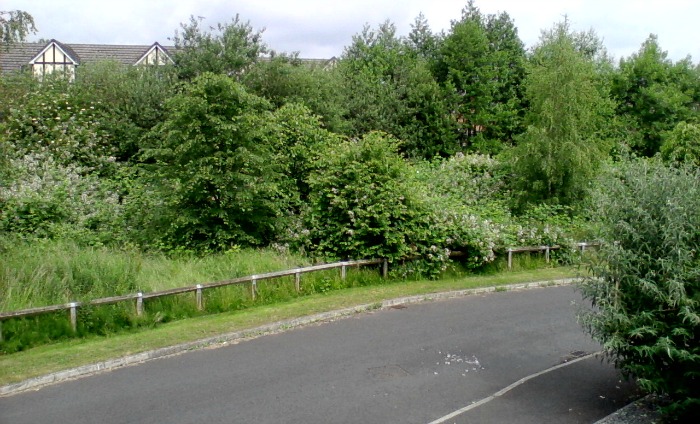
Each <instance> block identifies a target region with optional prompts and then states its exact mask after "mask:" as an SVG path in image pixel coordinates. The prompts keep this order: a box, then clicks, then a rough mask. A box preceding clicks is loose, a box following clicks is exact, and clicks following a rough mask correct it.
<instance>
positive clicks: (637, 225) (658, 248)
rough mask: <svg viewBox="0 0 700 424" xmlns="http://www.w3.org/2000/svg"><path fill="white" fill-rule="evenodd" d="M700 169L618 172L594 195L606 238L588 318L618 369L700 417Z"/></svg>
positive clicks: (642, 167)
mask: <svg viewBox="0 0 700 424" xmlns="http://www.w3.org/2000/svg"><path fill="white" fill-rule="evenodd" d="M699 178H700V173H698V170H697V169H688V168H682V169H671V168H668V167H665V166H663V165H662V164H660V163H658V162H648V163H646V162H640V163H630V164H626V165H624V166H618V168H617V169H616V170H615V171H613V173H612V175H608V178H605V179H603V180H602V181H601V182H600V185H601V187H600V189H599V190H597V195H596V196H595V197H594V198H593V203H594V207H595V208H596V210H598V211H599V212H600V215H599V219H598V220H599V222H600V227H599V228H600V231H601V233H600V237H601V239H602V240H605V241H606V244H605V246H604V247H603V248H602V250H601V252H600V255H599V258H600V259H599V260H598V261H596V262H594V263H593V264H592V266H591V274H592V277H591V278H589V279H587V280H586V281H585V282H584V283H583V284H582V285H581V290H582V292H583V294H584V296H586V297H587V298H589V299H590V300H591V301H592V302H593V305H594V307H595V309H593V310H591V311H588V312H586V313H585V314H584V315H583V318H584V319H583V322H584V325H585V327H586V328H587V330H588V331H589V332H590V333H591V334H592V335H593V336H594V337H595V338H596V339H598V340H600V341H601V343H602V344H603V346H604V348H605V350H606V351H607V352H608V353H609V354H610V355H611V356H612V357H613V359H614V360H615V362H616V364H617V366H619V367H620V368H621V369H622V370H623V371H624V372H625V373H627V374H629V375H633V376H635V377H636V379H637V382H638V383H639V384H640V386H641V387H642V388H643V389H645V390H648V391H650V392H655V393H661V394H665V395H668V396H669V397H670V400H671V404H670V406H668V407H667V411H668V412H671V415H673V416H675V417H678V418H682V417H685V418H686V419H687V418H690V417H696V416H697V413H698V411H700V346H699V345H698V342H697V338H698V337H699V336H700V334H698V326H699V325H700V314H699V312H700V266H699V265H700V263H699V262H698V251H700V233H698V227H699V226H700V179H699Z"/></svg>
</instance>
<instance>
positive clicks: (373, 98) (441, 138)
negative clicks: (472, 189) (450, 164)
mask: <svg viewBox="0 0 700 424" xmlns="http://www.w3.org/2000/svg"><path fill="white" fill-rule="evenodd" d="M338 72H339V74H340V75H341V78H342V84H343V95H344V97H343V99H344V102H345V103H346V105H347V108H348V111H347V120H348V121H349V123H350V129H349V134H350V135H352V136H355V137H359V136H360V135H362V134H365V133H367V132H370V131H382V132H386V133H389V134H391V135H393V136H395V137H398V138H399V139H401V140H403V141H404V144H402V146H401V147H400V149H401V151H402V152H403V153H406V154H408V155H410V156H415V157H419V158H431V157H435V156H446V155H450V154H452V153H454V152H456V151H457V150H458V148H459V146H458V145H457V143H456V139H455V132H454V123H453V120H452V117H451V116H450V111H449V106H448V103H447V102H446V100H445V98H444V95H443V93H442V90H441V89H440V87H439V85H438V84H437V83H436V82H435V81H434V79H433V77H432V75H431V74H430V71H429V68H428V62H427V61H426V60H425V59H423V58H420V57H419V56H418V55H417V53H416V52H415V51H414V50H413V48H412V47H410V46H409V45H408V44H407V43H406V42H404V41H402V40H401V39H399V38H398V37H397V36H396V27H395V26H394V24H392V23H391V22H388V21H387V22H384V23H383V24H381V25H380V26H379V27H378V28H377V29H376V30H372V29H371V28H370V27H369V26H365V28H364V29H363V31H362V32H361V33H360V34H357V35H355V36H353V43H352V45H351V46H349V47H347V48H346V49H345V52H344V53H343V57H342V59H341V61H340V62H339V64H338Z"/></svg>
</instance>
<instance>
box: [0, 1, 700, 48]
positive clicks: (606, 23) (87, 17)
mask: <svg viewBox="0 0 700 424" xmlns="http://www.w3.org/2000/svg"><path fill="white" fill-rule="evenodd" d="M466 2H467V1H466V0H440V1H435V0H404V1H401V2H397V1H395V0H354V1H346V2H335V1H330V0H265V1H260V0H237V1H235V2H232V1H230V0H209V1H206V2H200V1H195V0H119V1H94V0H3V3H2V6H0V7H1V8H2V9H3V10H11V9H21V10H25V11H27V12H29V13H30V14H32V15H33V16H34V18H35V20H36V23H37V27H38V28H39V30H40V33H39V34H38V37H41V38H46V39H50V38H56V39H58V40H60V41H65V42H73V43H114V44H117V43H119V44H150V43H152V42H154V41H159V42H161V43H168V38H169V37H172V36H173V34H174V32H175V30H176V29H178V28H179V24H180V23H181V22H187V21H188V20H189V17H190V16H191V15H194V16H203V17H205V18H206V21H205V22H206V24H209V25H214V24H216V23H217V22H228V21H230V19H231V18H232V17H234V16H235V15H236V13H239V14H240V16H241V18H242V19H243V20H250V22H251V24H252V25H253V27H254V28H256V29H257V28H262V27H266V28H267V30H266V31H265V33H264V34H263V39H264V40H265V41H266V42H267V43H268V44H269V45H270V46H271V47H272V48H274V49H276V50H278V51H287V52H291V51H300V52H301V55H302V56H306V57H330V56H334V55H335V56H337V55H339V54H341V53H342V51H343V48H344V47H345V46H347V45H348V44H349V43H350V41H351V37H352V35H353V34H356V33H358V32H360V31H361V30H362V27H363V25H364V24H365V23H368V24H370V25H371V26H372V27H376V26H377V25H378V24H379V23H381V22H383V21H384V20H386V19H390V20H391V21H392V22H394V23H395V24H396V26H397V30H398V33H399V34H400V35H406V34H408V32H409V31H410V24H411V23H412V22H413V20H414V18H415V17H416V16H418V13H420V12H423V13H424V15H425V16H426V18H427V20H428V22H429V24H430V26H431V28H432V29H433V31H434V32H440V31H441V30H443V29H449V27H450V21H451V20H454V19H459V18H460V16H461V10H462V8H463V7H464V6H465V4H466ZM476 3H477V6H478V7H479V8H480V9H481V10H482V12H484V13H496V12H499V11H505V12H508V14H509V15H510V16H511V18H513V20H514V21H515V24H516V26H517V27H518V32H519V34H520V36H521V38H522V39H523V41H524V42H525V43H526V45H529V46H532V45H533V44H535V43H536V42H537V41H538V39H539V35H540V32H541V30H542V29H546V28H551V26H552V25H553V24H554V23H555V22H557V21H561V20H562V19H563V16H564V15H568V17H569V19H570V20H571V22H572V27H573V28H574V29H576V30H587V29H589V28H594V30H595V31H596V33H597V34H598V35H599V36H601V37H602V38H603V39H604V41H605V45H606V47H607V48H608V50H609V51H610V52H611V53H613V54H614V55H615V56H617V57H621V56H627V55H629V54H631V53H633V52H635V51H637V50H638V49H639V46H640V45H641V43H642V42H643V41H644V40H645V39H646V38H647V37H648V35H649V34H650V33H655V34H657V35H659V40H660V43H661V46H662V48H664V49H666V50H668V51H669V55H670V57H672V58H674V59H680V58H683V57H684V56H685V55H686V54H688V53H692V54H693V55H695V56H696V57H698V56H700V46H698V45H697V43H696V42H695V40H697V39H698V38H700V27H699V26H698V25H696V22H695V20H696V18H697V16H699V15H700V2H697V1H695V0H615V1H611V0H559V1H550V0H530V1H522V0H477V2H476Z"/></svg>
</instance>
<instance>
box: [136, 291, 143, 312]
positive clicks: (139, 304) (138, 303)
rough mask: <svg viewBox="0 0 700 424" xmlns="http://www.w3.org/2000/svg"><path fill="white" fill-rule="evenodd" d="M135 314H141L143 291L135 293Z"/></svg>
mask: <svg viewBox="0 0 700 424" xmlns="http://www.w3.org/2000/svg"><path fill="white" fill-rule="evenodd" d="M136 315H138V316H141V315H143V293H141V292H138V293H136Z"/></svg>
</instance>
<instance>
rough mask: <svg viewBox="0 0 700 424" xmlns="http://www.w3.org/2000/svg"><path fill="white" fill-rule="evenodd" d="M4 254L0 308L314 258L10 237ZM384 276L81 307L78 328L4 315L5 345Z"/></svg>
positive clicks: (155, 287)
mask: <svg viewBox="0 0 700 424" xmlns="http://www.w3.org/2000/svg"><path fill="white" fill-rule="evenodd" d="M3 246H4V247H2V251H1V253H2V254H0V290H1V291H0V311H12V310H17V309H24V308H30V307H37V306H46V305H53V304H62V303H68V302H71V301H88V300H91V299H96V298H101V297H109V296H115V295H122V294H129V293H135V292H138V291H142V292H152V291H160V290H166V289H170V288H175V287H185V286H192V285H195V284H197V283H203V282H210V281H220V280H224V279H230V278H235V277H242V276H247V275H253V274H259V273H264V272H270V271H279V270H285V269H293V268H297V267H302V266H306V265H309V264H310V261H309V259H308V258H304V257H301V256H295V255H290V254H279V253H277V252H274V251H271V250H241V251H237V252H229V253H224V254H218V255H210V256H207V257H195V256H177V257H168V256H166V255H160V254H144V253H140V252H133V251H132V252H130V251H123V250H115V249H110V248H86V247H79V246H77V245H75V244H72V243H70V242H62V241H51V242H49V241H46V242H41V243H33V244H27V243H21V242H20V243H13V244H8V243H5V244H4V245H3ZM381 281H383V280H382V279H381V277H380V276H379V272H378V270H377V269H376V268H375V269H361V270H353V271H351V272H349V273H348V274H347V278H346V279H345V280H341V279H340V271H339V270H328V271H323V272H317V273H309V274H303V276H302V284H301V287H300V288H301V290H300V291H299V292H297V291H296V288H295V283H294V278H293V277H285V278H280V279H275V280H263V281H259V282H258V284H257V292H256V296H255V299H253V297H252V294H251V290H250V286H249V285H238V286H228V287H219V288H213V289H207V290H205V291H204V293H203V294H204V295H203V301H204V308H203V310H202V311H200V310H198V309H197V305H196V302H195V297H194V293H186V294H181V295H175V296H167V297H161V298H155V299H148V300H146V301H144V310H145V313H144V314H143V315H141V316H137V315H136V313H135V305H134V302H122V303H119V304H116V305H106V306H83V307H81V308H79V309H78V320H77V331H76V332H73V330H72V329H71V327H70V323H69V319H68V314H67V313H63V312H60V313H52V314H44V315H39V316H34V317H28V318H18V319H11V320H6V321H4V322H2V340H0V352H5V353H11V352H15V351H19V350H24V349H27V348H29V347H32V346H36V345H38V344H44V343H49V342H51V341H55V340H60V339H64V338H68V337H75V336H78V337H82V336H88V335H94V334H97V335H105V334H109V333H114V332H118V331H125V330H129V329H132V328H138V327H143V326H154V325H158V324H160V323H164V322H168V321H173V320H177V319H182V318H186V317H191V316H196V315H201V314H206V313H217V312H223V311H230V310H238V309H244V308H249V307H251V306H253V305H259V304H269V303H275V302H282V301H286V300H289V299H292V298H295V297H298V296H303V295H307V294H311V293H325V292H328V291H331V290H336V289H341V288H346V287H354V286H360V285H369V284H379V283H381Z"/></svg>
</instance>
